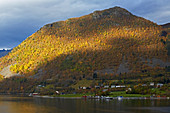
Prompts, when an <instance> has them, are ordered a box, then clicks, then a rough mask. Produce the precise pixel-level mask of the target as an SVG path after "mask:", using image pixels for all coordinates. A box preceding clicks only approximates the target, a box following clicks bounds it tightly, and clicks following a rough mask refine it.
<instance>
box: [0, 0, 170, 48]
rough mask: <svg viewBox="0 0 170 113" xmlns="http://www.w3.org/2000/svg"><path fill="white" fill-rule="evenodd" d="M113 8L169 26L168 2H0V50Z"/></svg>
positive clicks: (169, 6) (21, 0)
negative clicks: (44, 29) (39, 32)
mask: <svg viewBox="0 0 170 113" xmlns="http://www.w3.org/2000/svg"><path fill="white" fill-rule="evenodd" d="M114 6H120V7H123V8H126V9H127V10H129V11H130V12H132V13H133V14H135V15H137V16H141V17H144V18H146V19H149V20H151V21H153V22H155V23H157V24H164V23H168V22H170V2H169V0H0V49H1V48H13V47H15V46H17V45H18V44H20V43H21V42H22V41H23V40H25V39H26V38H27V37H28V36H30V35H31V34H33V33H34V32H36V31H37V30H38V29H40V28H41V27H42V26H43V25H45V24H47V23H52V22H56V21H60V20H66V19H68V18H72V17H80V16H83V15H86V14H89V13H92V12H93V11H95V10H103V9H108V8H111V7H114Z"/></svg>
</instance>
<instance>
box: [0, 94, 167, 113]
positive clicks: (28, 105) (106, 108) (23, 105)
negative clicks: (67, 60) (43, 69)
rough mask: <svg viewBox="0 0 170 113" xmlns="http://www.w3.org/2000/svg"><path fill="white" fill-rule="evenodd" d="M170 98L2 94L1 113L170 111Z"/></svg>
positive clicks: (148, 112)
mask: <svg viewBox="0 0 170 113" xmlns="http://www.w3.org/2000/svg"><path fill="white" fill-rule="evenodd" d="M169 111H170V100H121V101H118V100H84V99H56V98H53V99H50V98H49V99H48V98H32V97H12V96H0V113H169Z"/></svg>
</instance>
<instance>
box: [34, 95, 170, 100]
mask: <svg viewBox="0 0 170 113" xmlns="http://www.w3.org/2000/svg"><path fill="white" fill-rule="evenodd" d="M32 97H33V98H56V99H57V98H58V99H93V100H95V99H100V100H116V99H118V100H137V99H139V100H146V99H150V100H156V99H158V100H159V99H161V100H162V99H164V100H165V99H167V100H169V99H170V97H120V96H119V97H102V96H101V97H98V96H97V97H91V96H86V97H60V96H57V97H53V96H47V95H45V96H40V95H36V96H32Z"/></svg>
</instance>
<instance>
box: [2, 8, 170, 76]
mask: <svg viewBox="0 0 170 113" xmlns="http://www.w3.org/2000/svg"><path fill="white" fill-rule="evenodd" d="M161 30H162V29H161V27H160V26H158V25H157V24H155V23H153V22H151V21H148V20H145V19H144V18H141V17H137V16H134V15H132V14H131V13H130V12H128V11H127V10H125V9H122V8H119V7H115V8H111V9H108V10H104V11H96V12H94V13H92V14H90V15H86V16H83V17H79V18H71V19H68V20H66V21H60V22H56V23H52V24H48V25H45V26H44V27H42V28H41V29H40V30H39V31H37V32H36V33H34V34H33V35H31V36H30V37H28V38H27V39H26V40H25V41H23V42H22V43H21V44H20V45H19V46H17V47H15V48H14V49H13V50H12V52H11V53H9V55H7V56H5V57H3V58H1V59H0V70H2V69H3V68H4V67H6V66H8V65H11V64H13V65H12V66H11V68H10V69H11V71H13V72H16V73H20V74H24V75H35V74H36V73H39V70H40V69H42V71H43V74H44V75H46V76H56V75H57V74H61V75H62V76H63V77H64V76H72V75H83V74H86V75H88V74H89V75H91V74H92V73H94V71H96V70H103V69H113V72H114V73H116V71H117V70H118V68H119V66H120V64H121V63H122V62H126V65H127V67H128V68H129V70H131V72H139V71H140V70H143V69H148V70H152V68H151V67H149V66H147V65H146V64H147V63H146V62H145V63H144V62H143V61H142V60H141V59H142V58H143V59H145V60H146V61H147V59H152V58H158V59H161V60H162V61H167V59H168V56H167V50H166V46H165V44H163V43H162V42H161V39H162V40H167V37H160V36H159V35H160V32H161Z"/></svg>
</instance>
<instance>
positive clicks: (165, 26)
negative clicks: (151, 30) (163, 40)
mask: <svg viewBox="0 0 170 113" xmlns="http://www.w3.org/2000/svg"><path fill="white" fill-rule="evenodd" d="M161 26H162V27H163V28H170V23H166V24H163V25H161Z"/></svg>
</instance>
